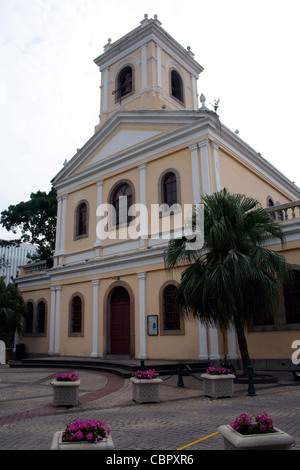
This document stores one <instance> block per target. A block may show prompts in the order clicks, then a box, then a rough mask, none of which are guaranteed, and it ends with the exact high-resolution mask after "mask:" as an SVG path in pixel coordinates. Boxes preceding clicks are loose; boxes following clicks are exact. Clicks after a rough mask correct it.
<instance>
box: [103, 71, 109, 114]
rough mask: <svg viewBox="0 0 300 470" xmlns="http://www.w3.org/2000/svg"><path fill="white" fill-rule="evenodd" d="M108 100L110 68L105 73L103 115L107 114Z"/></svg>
mask: <svg viewBox="0 0 300 470" xmlns="http://www.w3.org/2000/svg"><path fill="white" fill-rule="evenodd" d="M107 98H108V68H106V69H105V70H104V73H103V91H102V99H103V106H102V113H105V112H106V111H107Z"/></svg>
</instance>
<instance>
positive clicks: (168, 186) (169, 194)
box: [163, 173, 177, 207]
mask: <svg viewBox="0 0 300 470" xmlns="http://www.w3.org/2000/svg"><path fill="white" fill-rule="evenodd" d="M163 203H164V204H168V206H169V207H171V206H172V205H173V204H177V182H176V176H175V174H174V173H167V174H166V176H165V177H164V179H163Z"/></svg>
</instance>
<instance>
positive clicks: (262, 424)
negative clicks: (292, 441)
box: [230, 411, 275, 435]
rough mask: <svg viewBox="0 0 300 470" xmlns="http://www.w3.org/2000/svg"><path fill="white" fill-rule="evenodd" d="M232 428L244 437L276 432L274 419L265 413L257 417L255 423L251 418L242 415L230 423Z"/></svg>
mask: <svg viewBox="0 0 300 470" xmlns="http://www.w3.org/2000/svg"><path fill="white" fill-rule="evenodd" d="M230 427H232V429H235V430H236V431H238V432H239V433H240V434H243V435H249V434H264V433H270V432H275V429H274V426H273V422H272V418H271V417H270V416H268V414H267V413H266V412H265V411H263V412H262V413H259V414H258V415H256V417H255V421H254V423H253V422H252V420H251V418H249V416H247V415H246V414H244V413H242V414H241V415H240V416H238V417H237V418H236V420H235V421H234V422H232V423H230Z"/></svg>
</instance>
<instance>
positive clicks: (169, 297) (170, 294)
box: [162, 285, 180, 330]
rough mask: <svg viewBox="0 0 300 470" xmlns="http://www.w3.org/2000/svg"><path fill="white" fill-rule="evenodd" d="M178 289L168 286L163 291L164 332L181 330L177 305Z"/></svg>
mask: <svg viewBox="0 0 300 470" xmlns="http://www.w3.org/2000/svg"><path fill="white" fill-rule="evenodd" d="M175 294H176V287H175V286H173V285H168V286H166V287H165V288H164V290H163V294H162V296H163V322H164V330H179V329H180V314H179V311H178V309H177V307H176V304H175Z"/></svg>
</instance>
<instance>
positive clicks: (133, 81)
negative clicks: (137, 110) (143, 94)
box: [113, 63, 135, 103]
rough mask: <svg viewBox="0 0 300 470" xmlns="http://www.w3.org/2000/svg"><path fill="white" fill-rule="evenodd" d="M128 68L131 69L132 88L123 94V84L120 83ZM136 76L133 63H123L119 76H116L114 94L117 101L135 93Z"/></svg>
mask: <svg viewBox="0 0 300 470" xmlns="http://www.w3.org/2000/svg"><path fill="white" fill-rule="evenodd" d="M126 69H130V70H131V82H130V83H131V90H130V91H128V92H127V93H125V94H123V95H120V88H121V86H122V85H121V84H120V80H121V76H122V75H123V74H124V73H125V71H126ZM134 78H135V69H134V66H133V65H132V64H131V63H128V64H125V65H123V66H122V67H121V69H120V70H119V72H118V73H117V76H116V79H115V91H114V92H113V94H114V95H115V103H118V102H121V101H123V100H125V99H127V98H128V97H129V96H131V95H133V94H134V93H135V90H134V88H135V87H134V83H135V80H134ZM123 86H124V85H123Z"/></svg>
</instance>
